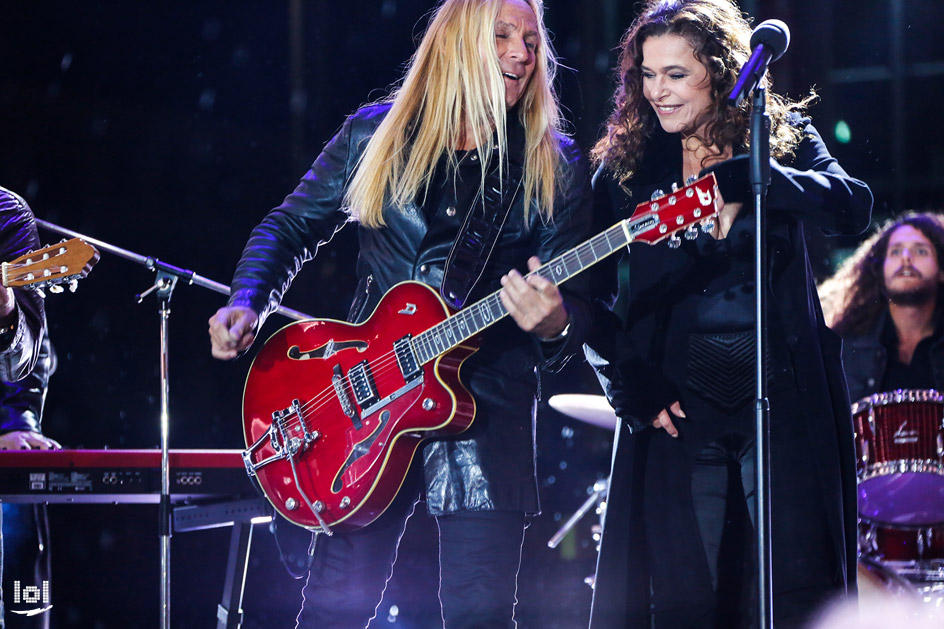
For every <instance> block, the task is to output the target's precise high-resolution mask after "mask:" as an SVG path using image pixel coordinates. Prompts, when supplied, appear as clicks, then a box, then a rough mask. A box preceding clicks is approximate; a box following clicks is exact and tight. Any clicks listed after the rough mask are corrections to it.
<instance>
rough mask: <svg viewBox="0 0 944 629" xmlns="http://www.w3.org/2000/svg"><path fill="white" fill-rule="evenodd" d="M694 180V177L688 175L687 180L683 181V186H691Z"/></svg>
mask: <svg viewBox="0 0 944 629" xmlns="http://www.w3.org/2000/svg"><path fill="white" fill-rule="evenodd" d="M695 179H696V178H695V175H689V176H688V178H687V179H686V180H685V185H686V186H690V185H692V184H693V183H695Z"/></svg>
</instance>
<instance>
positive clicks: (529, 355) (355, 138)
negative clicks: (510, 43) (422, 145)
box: [229, 105, 592, 515]
mask: <svg viewBox="0 0 944 629" xmlns="http://www.w3.org/2000/svg"><path fill="white" fill-rule="evenodd" d="M388 109H389V106H387V105H377V106H368V107H365V108H363V109H361V110H360V111H358V112H356V113H355V114H354V115H352V116H351V117H350V118H348V120H347V121H346V122H345V123H344V125H343V126H342V128H341V130H340V131H339V132H338V134H337V135H335V137H334V138H333V139H332V140H331V141H330V142H329V143H328V145H327V146H326V147H325V149H324V151H323V152H322V153H321V155H319V156H318V158H317V159H316V160H315V162H314V164H312V166H311V169H310V170H309V171H308V173H307V174H306V175H305V176H304V177H303V178H302V180H301V183H299V185H298V187H297V188H296V189H295V191H294V192H293V193H292V194H290V195H289V196H288V197H286V199H285V201H284V202H283V203H282V205H281V206H279V207H277V208H275V209H274V210H272V211H271V212H270V213H269V214H268V215H267V216H266V217H265V219H264V220H263V221H262V223H261V224H260V225H259V226H258V227H256V228H255V229H254V230H253V232H252V234H251V236H250V239H249V243H248V244H247V245H246V248H245V250H244V251H243V254H242V258H241V260H240V262H239V265H238V266H237V269H236V273H235V276H234V278H233V284H232V289H233V292H232V296H231V298H230V300H229V303H230V305H236V306H247V307H250V308H252V309H253V310H254V311H255V312H257V313H258V314H259V316H260V326H261V320H262V319H264V318H265V316H266V315H268V314H269V313H270V312H272V310H273V309H274V308H276V306H277V305H278V304H279V302H280V301H281V298H282V295H283V294H284V292H285V291H286V290H287V289H288V287H289V284H290V283H291V281H292V278H293V277H294V276H295V274H296V273H297V272H298V270H299V269H300V268H301V265H302V263H303V262H305V261H307V260H309V259H311V258H312V257H314V255H315V253H316V252H317V250H318V247H319V246H320V245H322V244H324V243H326V242H327V241H329V240H330V239H331V237H332V236H333V235H334V233H335V232H336V231H337V230H338V229H340V228H341V227H342V226H343V225H344V224H345V222H347V221H348V215H347V214H346V213H345V212H343V211H342V210H341V209H340V208H341V205H342V199H343V196H344V191H345V186H346V185H347V183H348V182H349V180H350V177H351V174H352V172H353V170H354V168H355V166H356V164H357V162H358V159H359V158H360V155H361V153H362V151H363V150H364V148H365V146H366V144H367V140H368V139H369V138H370V136H371V134H373V133H374V131H375V130H376V128H377V126H378V125H379V123H380V121H381V120H382V119H383V117H384V116H385V115H386V113H387V111H388ZM516 118H517V116H516V115H515V112H514V111H512V112H509V137H510V138H515V137H520V136H521V133H520V126H519V128H518V129H517V130H516V129H513V128H512V127H513V126H515V125H518V123H517V120H516ZM519 144H520V143H518V142H515V141H514V140H512V141H510V152H511V153H512V154H513V155H512V157H511V159H518V160H521V159H522V158H521V155H522V150H521V149H522V148H523V145H521V146H519ZM561 152H562V156H563V157H562V167H561V174H560V176H559V178H558V181H559V185H558V188H557V194H556V197H555V207H554V217H553V220H551V221H546V222H545V221H543V220H542V219H541V217H540V215H539V213H538V212H537V210H536V204H533V205H532V209H531V211H530V213H529V219H528V223H527V224H525V220H524V202H523V199H522V195H519V196H518V198H517V200H516V201H515V202H514V204H513V205H512V208H511V212H510V215H509V218H508V220H507V223H506V225H505V227H504V229H503V230H502V233H501V234H500V236H499V240H498V243H497V246H496V247H495V251H494V252H493V254H492V257H491V259H490V260H489V262H488V264H487V266H486V268H485V271H484V273H483V276H482V278H481V279H480V281H479V282H478V284H477V285H476V288H475V290H474V291H473V292H472V294H471V296H470V298H469V300H468V301H467V303H473V302H474V301H475V300H477V299H479V298H481V297H482V296H484V295H487V294H489V293H491V292H493V291H495V290H498V289H499V288H500V284H499V279H500V278H501V276H502V275H503V274H504V273H506V272H508V271H509V270H510V269H512V268H515V269H518V270H519V271H524V272H526V271H527V259H528V257H529V256H532V255H536V256H538V257H539V258H541V260H542V261H548V260H550V259H552V258H554V257H556V256H558V255H560V254H561V253H564V252H565V251H567V250H568V249H571V248H573V247H574V246H576V245H577V244H579V243H581V242H583V241H584V240H585V239H586V238H588V237H589V236H590V235H591V234H590V232H589V230H590V229H591V225H592V220H591V206H590V186H589V175H588V168H587V164H586V161H585V159H584V157H583V156H582V155H581V153H580V150H579V149H578V147H577V146H576V145H575V144H574V143H573V142H572V141H571V140H569V139H568V138H564V137H562V138H561ZM479 172H480V171H479ZM447 203H448V200H447V196H444V197H443V201H442V203H440V205H442V206H443V207H435V208H432V207H430V208H424V207H422V206H421V205H420V204H409V205H407V206H406V207H404V208H402V209H400V208H396V207H392V206H391V207H387V208H385V210H384V219H385V221H386V224H387V226H386V227H384V228H381V229H367V228H364V227H360V226H359V227H358V239H359V256H358V262H357V275H358V281H359V284H358V288H357V292H356V297H355V300H354V303H353V304H352V307H351V311H350V316H349V320H351V321H363V320H365V319H366V318H368V317H369V316H370V314H371V313H372V312H373V309H374V306H375V305H376V304H377V302H378V301H379V299H380V298H381V296H383V295H384V294H385V293H386V292H387V291H388V290H390V289H391V288H392V287H393V286H394V285H396V284H397V283H399V282H403V281H406V280H415V281H419V282H423V283H425V284H428V285H430V286H432V287H434V288H436V289H437V291H438V289H439V286H440V284H441V282H442V278H443V269H444V266H445V261H446V259H447V256H448V254H449V251H450V249H451V248H452V245H453V242H454V240H455V237H456V234H457V233H458V229H459V227H460V222H461V220H462V218H463V213H464V211H465V208H459V209H458V211H455V212H450V211H447V210H448V209H449V208H447V207H445V206H446V205H447ZM428 216H432V217H433V218H432V219H431V220H430V219H428V218H427V217H428ZM561 292H562V294H563V296H564V300H565V303H566V306H567V309H568V311H569V313H570V317H571V323H570V327H569V331H568V334H567V335H566V337H565V338H564V339H563V340H561V341H558V342H555V343H544V342H541V341H538V340H537V339H536V338H535V337H534V336H533V335H530V334H527V333H525V332H523V331H522V330H521V329H520V328H518V327H517V326H516V325H515V323H514V322H513V321H512V320H511V319H510V318H506V319H505V320H503V321H501V322H499V323H497V324H496V325H494V326H492V327H491V328H488V329H487V330H485V331H484V332H483V333H482V341H481V349H480V350H479V351H478V352H477V353H476V354H474V355H473V356H472V357H471V358H469V359H468V360H467V361H466V362H465V363H464V364H463V367H462V372H461V378H462V381H463V382H464V383H465V385H466V386H467V387H468V388H469V390H470V391H471V392H472V394H473V396H474V397H475V401H476V416H475V420H474V422H473V424H472V427H471V428H469V429H468V430H467V431H466V432H464V433H462V434H461V435H458V437H456V438H453V439H448V440H433V441H429V442H427V443H426V444H425V446H424V448H423V461H424V475H425V489H426V494H427V501H428V508H429V511H430V513H432V514H434V515H438V514H443V513H452V512H455V511H459V510H516V511H525V512H531V513H535V512H537V511H538V510H539V505H538V499H537V485H536V479H535V454H534V448H535V443H534V430H535V425H534V409H535V395H536V392H537V389H538V386H537V385H538V381H537V370H538V369H540V368H548V369H555V368H559V367H560V366H562V365H563V364H564V362H565V361H566V360H567V358H568V357H569V356H570V355H572V354H573V353H574V352H576V351H577V350H579V349H580V347H581V344H582V342H583V339H584V337H585V335H586V332H587V328H588V327H589V307H588V299H587V294H588V290H587V286H586V280H585V278H584V276H583V275H578V276H577V277H575V278H574V279H572V280H571V281H569V282H568V283H566V284H564V285H563V286H562V287H561Z"/></svg>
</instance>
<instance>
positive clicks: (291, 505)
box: [285, 498, 298, 511]
mask: <svg viewBox="0 0 944 629" xmlns="http://www.w3.org/2000/svg"><path fill="white" fill-rule="evenodd" d="M285 508H286V509H288V510H289V511H294V510H295V509H297V508H298V502H297V501H296V500H295V499H294V498H289V499H287V500H286V501H285Z"/></svg>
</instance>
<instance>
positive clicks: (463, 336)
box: [413, 216, 658, 364]
mask: <svg viewBox="0 0 944 629" xmlns="http://www.w3.org/2000/svg"><path fill="white" fill-rule="evenodd" d="M657 222H658V219H657V218H656V217H654V216H644V217H641V218H637V219H626V220H623V221H620V222H619V223H617V224H616V225H614V226H613V227H610V228H609V229H607V230H606V231H604V232H602V233H600V234H597V235H596V236H594V237H593V238H591V239H589V240H587V241H586V242H583V243H582V244H580V245H577V246H576V247H575V248H573V249H571V250H570V251H567V252H566V253H563V254H561V255H560V256H558V257H556V258H554V259H553V260H551V261H550V262H547V263H546V264H544V265H543V266H541V267H540V268H538V269H536V270H534V271H532V272H531V273H528V275H527V276H526V277H531V276H532V275H540V276H541V277H543V278H544V279H546V280H549V281H551V282H553V283H554V284H556V285H560V284H563V283H564V282H566V281H567V280H569V279H570V278H572V277H573V276H575V275H577V274H578V273H580V272H581V271H583V270H584V269H586V268H588V267H591V266H593V265H594V264H596V263H597V262H599V261H600V260H602V259H603V258H605V257H607V256H608V255H610V254H612V253H613V252H614V251H616V250H618V249H620V248H622V247H625V246H626V245H628V244H629V243H630V242H632V241H633V238H635V236H636V235H637V234H639V233H642V232H644V231H647V230H649V229H652V227H653V226H654V225H655V224H656V223H657ZM499 292H501V291H495V292H494V293H492V294H490V295H489V296H487V297H485V298H483V299H481V300H479V301H477V302H475V303H474V304H472V305H470V306H468V307H466V308H464V309H462V310H460V311H459V312H457V313H456V314H454V315H452V316H451V317H449V318H448V319H445V320H444V321H442V322H440V323H438V324H436V325H434V326H433V327H431V328H430V329H428V330H426V331H425V332H423V333H421V334H418V335H417V336H416V338H414V339H413V348H414V351H415V352H416V355H417V357H418V358H419V359H420V361H421V362H422V364H426V363H427V362H429V361H431V360H433V359H434V358H436V357H437V356H441V355H442V354H445V353H446V352H448V351H450V350H452V349H455V348H456V347H457V346H458V345H459V344H460V343H462V342H463V341H466V340H468V339H470V338H471V337H473V336H475V335H476V334H478V333H479V332H481V331H482V330H484V329H485V328H487V327H489V326H490V325H492V324H493V323H497V322H498V321H500V320H501V319H503V318H504V317H505V316H506V315H507V314H508V310H506V309H505V306H504V305H503V304H502V302H501V298H499V296H498V294H499Z"/></svg>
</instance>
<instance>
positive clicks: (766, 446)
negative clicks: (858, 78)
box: [750, 86, 773, 629]
mask: <svg viewBox="0 0 944 629" xmlns="http://www.w3.org/2000/svg"><path fill="white" fill-rule="evenodd" d="M750 183H751V193H752V195H753V198H754V232H755V238H754V262H755V264H754V287H755V297H756V299H755V305H754V306H755V308H754V315H755V325H754V332H755V339H756V341H755V343H756V344H755V347H754V355H755V359H756V367H755V370H756V379H757V385H756V399H755V400H754V428H755V441H754V445H755V478H754V485H755V491H756V494H755V498H756V505H757V506H756V509H755V511H756V514H757V516H756V529H757V549H756V552H757V621H758V622H757V626H758V627H760V629H771V628H772V627H773V588H772V587H771V582H772V580H773V579H772V571H771V546H770V463H769V462H770V400H768V399H767V362H766V361H765V360H764V357H765V355H766V351H765V350H766V348H767V338H766V334H765V329H766V324H767V280H766V275H767V272H766V271H767V230H766V224H767V216H766V210H767V187H768V186H769V185H770V118H769V116H768V115H767V92H766V90H765V89H764V88H763V87H759V86H758V87H757V88H756V89H755V90H754V93H753V107H752V110H751V149H750Z"/></svg>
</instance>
